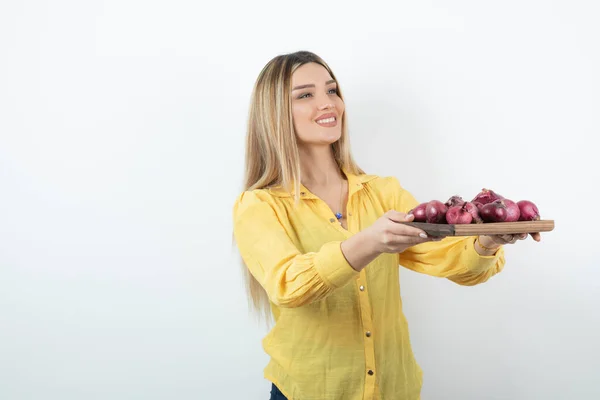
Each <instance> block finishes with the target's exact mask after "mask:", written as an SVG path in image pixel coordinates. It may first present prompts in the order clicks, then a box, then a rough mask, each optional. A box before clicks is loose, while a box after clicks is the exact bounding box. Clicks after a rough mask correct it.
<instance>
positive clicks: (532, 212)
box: [517, 200, 540, 221]
mask: <svg viewBox="0 0 600 400" xmlns="http://www.w3.org/2000/svg"><path fill="white" fill-rule="evenodd" d="M517 206H519V210H520V211H521V215H520V217H519V221H539V220H540V212H539V210H538V208H537V206H536V205H535V204H534V203H533V202H531V201H529V200H521V201H518V202H517Z"/></svg>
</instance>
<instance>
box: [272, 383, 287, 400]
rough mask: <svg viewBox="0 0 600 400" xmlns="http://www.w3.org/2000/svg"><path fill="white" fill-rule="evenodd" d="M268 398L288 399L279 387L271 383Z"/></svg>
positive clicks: (274, 399) (273, 399)
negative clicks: (269, 396)
mask: <svg viewBox="0 0 600 400" xmlns="http://www.w3.org/2000/svg"><path fill="white" fill-rule="evenodd" d="M269 400H288V398H287V397H285V396H284V395H283V393H281V391H280V390H279V388H278V387H277V386H275V384H274V383H273V384H272V385H271V398H270V399H269Z"/></svg>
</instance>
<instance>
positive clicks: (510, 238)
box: [486, 233, 542, 246]
mask: <svg viewBox="0 0 600 400" xmlns="http://www.w3.org/2000/svg"><path fill="white" fill-rule="evenodd" d="M486 236H487V237H488V238H489V239H491V241H492V242H493V243H495V244H497V245H499V246H501V245H505V244H514V243H516V242H517V240H525V239H527V236H528V234H527V233H520V234H519V233H518V234H516V235H486ZM531 237H532V238H533V240H535V241H536V242H539V241H540V240H542V236H541V235H540V234H539V233H532V234H531Z"/></svg>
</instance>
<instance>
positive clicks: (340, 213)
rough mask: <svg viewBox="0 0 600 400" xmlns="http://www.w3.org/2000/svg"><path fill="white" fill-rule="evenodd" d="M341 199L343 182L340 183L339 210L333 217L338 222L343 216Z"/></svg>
mask: <svg viewBox="0 0 600 400" xmlns="http://www.w3.org/2000/svg"><path fill="white" fill-rule="evenodd" d="M343 197H344V180H343V179H342V180H341V183H340V208H339V210H340V211H339V212H336V213H335V217H336V218H337V219H338V221H339V220H340V219H342V217H343V215H342V206H343Z"/></svg>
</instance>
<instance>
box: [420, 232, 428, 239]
mask: <svg viewBox="0 0 600 400" xmlns="http://www.w3.org/2000/svg"><path fill="white" fill-rule="evenodd" d="M419 236H421V237H422V238H423V239H427V234H426V233H422V232H421V233H419Z"/></svg>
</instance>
